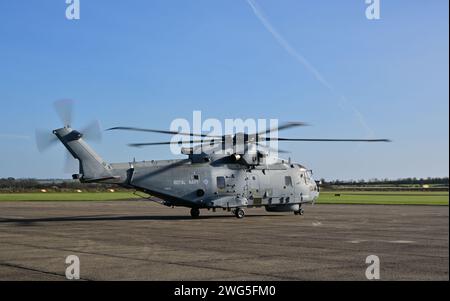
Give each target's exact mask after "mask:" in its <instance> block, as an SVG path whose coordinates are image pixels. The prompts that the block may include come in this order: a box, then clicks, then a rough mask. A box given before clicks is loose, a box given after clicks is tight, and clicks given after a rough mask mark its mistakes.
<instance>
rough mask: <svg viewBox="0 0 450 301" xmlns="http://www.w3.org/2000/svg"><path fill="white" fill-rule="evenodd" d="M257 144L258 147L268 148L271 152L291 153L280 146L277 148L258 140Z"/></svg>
mask: <svg viewBox="0 0 450 301" xmlns="http://www.w3.org/2000/svg"><path fill="white" fill-rule="evenodd" d="M256 145H258V147H261V148H263V149H266V150H268V151H270V152H277V153H280V154H287V153H290V151H287V150H283V149H279V148H278V149H276V148H274V147H270V146H268V145H264V144H261V143H260V142H257V143H256Z"/></svg>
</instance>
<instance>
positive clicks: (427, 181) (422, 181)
mask: <svg viewBox="0 0 450 301" xmlns="http://www.w3.org/2000/svg"><path fill="white" fill-rule="evenodd" d="M321 181H322V183H323V184H330V185H442V186H448V177H445V178H431V177H429V178H403V179H396V180H391V179H377V178H374V179H370V180H368V181H367V180H364V179H361V180H349V181H342V180H332V181H326V180H325V179H322V180H321Z"/></svg>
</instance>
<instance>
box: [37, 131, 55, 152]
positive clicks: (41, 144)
mask: <svg viewBox="0 0 450 301" xmlns="http://www.w3.org/2000/svg"><path fill="white" fill-rule="evenodd" d="M35 133H36V145H37V148H38V150H39V152H41V153H42V152H43V151H45V150H47V149H48V148H49V147H51V146H52V145H54V144H55V143H56V142H57V141H58V138H56V136H55V135H53V133H52V132H51V131H47V130H42V129H37V130H36V132H35Z"/></svg>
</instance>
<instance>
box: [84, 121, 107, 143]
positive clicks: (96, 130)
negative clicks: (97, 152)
mask: <svg viewBox="0 0 450 301" xmlns="http://www.w3.org/2000/svg"><path fill="white" fill-rule="evenodd" d="M81 133H82V134H83V136H84V138H85V139H86V140H90V141H96V142H100V141H101V140H102V130H101V128H100V123H99V122H98V120H94V121H92V122H91V123H89V124H88V125H87V126H85V127H84V128H83V129H82V130H81Z"/></svg>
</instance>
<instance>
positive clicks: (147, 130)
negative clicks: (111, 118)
mask: <svg viewBox="0 0 450 301" xmlns="http://www.w3.org/2000/svg"><path fill="white" fill-rule="evenodd" d="M115 130H122V131H136V132H150V133H160V134H169V135H184V136H193V137H211V138H222V136H213V135H208V134H194V133H183V132H176V131H165V130H153V129H143V128H135V127H126V126H125V127H124V126H117V127H112V128H109V129H107V131H115Z"/></svg>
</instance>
